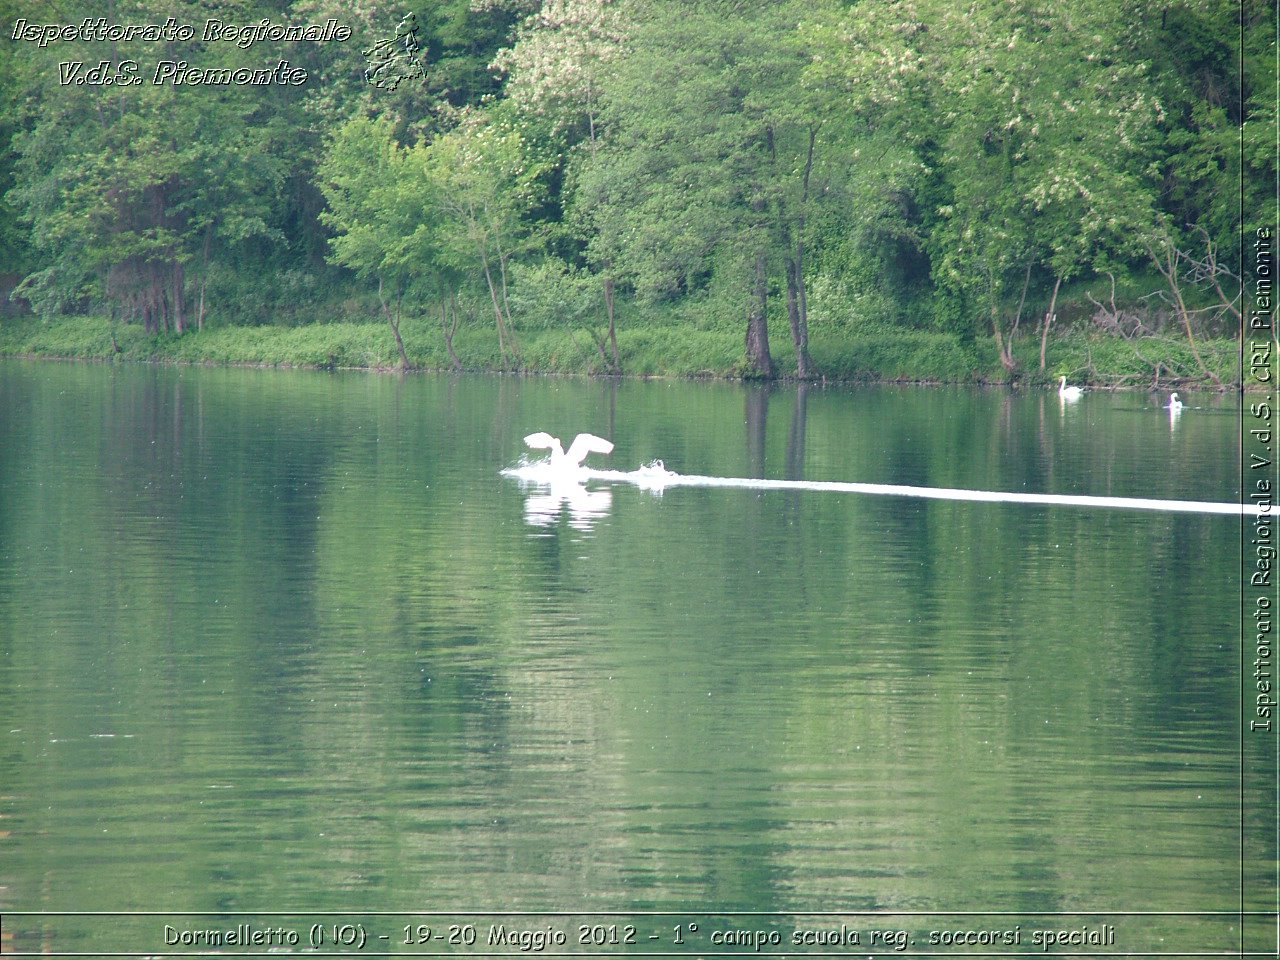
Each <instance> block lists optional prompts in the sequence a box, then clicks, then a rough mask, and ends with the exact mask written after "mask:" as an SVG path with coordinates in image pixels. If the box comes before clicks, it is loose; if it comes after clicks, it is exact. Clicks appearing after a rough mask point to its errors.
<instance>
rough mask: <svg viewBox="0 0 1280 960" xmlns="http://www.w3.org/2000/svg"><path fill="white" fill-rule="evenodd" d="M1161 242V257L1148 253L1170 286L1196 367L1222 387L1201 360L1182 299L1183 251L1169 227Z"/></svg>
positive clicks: (1149, 249)
mask: <svg viewBox="0 0 1280 960" xmlns="http://www.w3.org/2000/svg"><path fill="white" fill-rule="evenodd" d="M1161 240H1163V247H1164V249H1163V251H1162V252H1163V253H1164V256H1163V257H1161V256H1160V255H1159V254H1157V252H1156V251H1155V249H1154V248H1153V247H1151V246H1150V245H1148V247H1147V253H1148V254H1150V256H1151V260H1152V262H1153V263H1155V265H1156V269H1157V270H1159V271H1160V273H1161V275H1162V276H1163V277H1164V279H1165V283H1167V284H1168V285H1169V292H1170V293H1172V294H1173V299H1174V305H1175V306H1176V307H1177V310H1178V318H1179V319H1180V320H1181V321H1182V328H1183V329H1184V330H1186V331H1187V343H1188V344H1189V345H1190V347H1191V355H1192V356H1193V357H1195V358H1196V366H1198V367H1199V368H1200V372H1201V373H1203V374H1204V375H1205V376H1207V377H1209V378H1210V379H1211V380H1213V382H1214V383H1216V384H1217V385H1218V386H1222V381H1221V380H1219V379H1218V378H1217V376H1215V375H1214V374H1213V372H1212V371H1210V370H1209V368H1208V367H1206V366H1205V365H1204V360H1202V359H1201V358H1200V350H1199V349H1198V348H1197V347H1196V337H1195V334H1194V333H1192V331H1191V314H1190V312H1189V311H1188V310H1187V304H1186V301H1185V300H1183V299H1182V280H1181V278H1180V277H1179V276H1178V259H1179V257H1180V255H1181V251H1180V250H1178V248H1177V246H1176V245H1175V244H1174V239H1173V237H1171V236H1170V235H1169V231H1168V228H1167V227H1162V233H1161Z"/></svg>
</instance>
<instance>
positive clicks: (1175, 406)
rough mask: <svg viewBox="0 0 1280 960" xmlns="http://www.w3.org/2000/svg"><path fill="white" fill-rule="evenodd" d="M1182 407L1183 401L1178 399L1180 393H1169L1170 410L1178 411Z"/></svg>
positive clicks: (1172, 411) (1171, 411)
mask: <svg viewBox="0 0 1280 960" xmlns="http://www.w3.org/2000/svg"><path fill="white" fill-rule="evenodd" d="M1181 409H1182V401H1181V400H1179V399H1178V394H1177V393H1176V392H1175V393H1171V394H1170V395H1169V404H1168V410H1169V412H1170V413H1177V412H1178V411H1179V410H1181Z"/></svg>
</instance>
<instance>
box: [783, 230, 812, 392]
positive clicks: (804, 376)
mask: <svg viewBox="0 0 1280 960" xmlns="http://www.w3.org/2000/svg"><path fill="white" fill-rule="evenodd" d="M798 255H799V251H798V250H797V256H798ZM800 269H801V268H800V265H799V264H798V263H797V262H796V260H794V259H788V260H787V316H788V317H789V318H790V320H791V341H792V342H793V343H794V344H795V347H796V376H797V377H799V378H800V379H801V380H808V379H809V377H810V376H812V374H811V372H810V367H811V362H810V360H809V324H808V322H807V321H806V320H805V316H804V312H803V309H802V307H801V296H802V294H801V290H802V289H803V286H804V283H803V280H802V279H800V278H799V274H800Z"/></svg>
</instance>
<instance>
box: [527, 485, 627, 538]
mask: <svg viewBox="0 0 1280 960" xmlns="http://www.w3.org/2000/svg"><path fill="white" fill-rule="evenodd" d="M520 486H521V488H522V489H523V490H524V491H525V492H526V493H527V494H528V496H526V498H525V501H524V519H525V522H527V523H528V524H529V525H530V526H533V527H550V526H554V525H555V524H556V523H557V522H558V521H559V520H560V517H561V516H563V515H564V513H565V511H568V513H569V526H571V527H573V528H574V529H575V530H581V531H582V532H584V533H586V532H589V531H590V530H591V528H592V527H593V526H594V525H595V523H596V521H597V520H600V519H601V518H603V517H606V516H608V515H609V510H610V508H611V507H612V506H613V492H612V491H611V490H609V488H608V487H606V488H604V489H602V490H588V489H587V488H586V486H585V485H584V484H581V483H576V482H574V481H573V480H562V479H557V480H551V481H550V482H548V483H537V482H535V481H524V482H522V483H521V484H520Z"/></svg>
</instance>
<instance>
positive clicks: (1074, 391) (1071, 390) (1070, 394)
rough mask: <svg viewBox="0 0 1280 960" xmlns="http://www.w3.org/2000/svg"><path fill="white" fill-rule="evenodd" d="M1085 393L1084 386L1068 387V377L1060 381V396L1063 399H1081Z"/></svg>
mask: <svg viewBox="0 0 1280 960" xmlns="http://www.w3.org/2000/svg"><path fill="white" fill-rule="evenodd" d="M1083 393H1084V387H1068V386H1067V378H1066V377H1063V378H1062V379H1061V380H1060V381H1059V383H1058V396H1060V397H1061V398H1062V399H1063V400H1079V399H1080V395H1081V394H1083Z"/></svg>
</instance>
